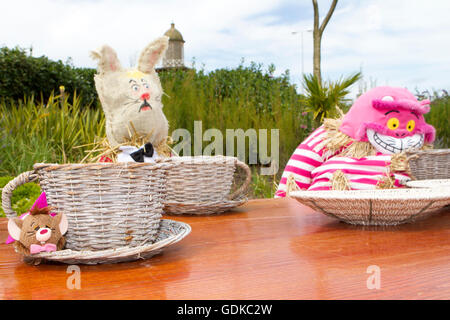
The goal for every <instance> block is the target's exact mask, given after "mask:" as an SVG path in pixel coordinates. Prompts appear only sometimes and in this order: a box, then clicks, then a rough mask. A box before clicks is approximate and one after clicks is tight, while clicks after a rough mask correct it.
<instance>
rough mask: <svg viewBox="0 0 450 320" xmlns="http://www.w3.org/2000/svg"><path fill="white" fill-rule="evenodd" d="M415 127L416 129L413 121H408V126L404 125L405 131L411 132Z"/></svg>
mask: <svg viewBox="0 0 450 320" xmlns="http://www.w3.org/2000/svg"><path fill="white" fill-rule="evenodd" d="M415 127H416V122H415V121H414V120H409V121H408V124H407V125H406V130H408V131H409V132H411V131H413V130H414V128H415Z"/></svg>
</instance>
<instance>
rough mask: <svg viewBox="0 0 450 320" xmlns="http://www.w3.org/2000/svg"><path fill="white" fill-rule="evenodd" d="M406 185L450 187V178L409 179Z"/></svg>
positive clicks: (411, 186) (413, 186) (412, 186)
mask: <svg viewBox="0 0 450 320" xmlns="http://www.w3.org/2000/svg"><path fill="white" fill-rule="evenodd" d="M406 186H408V187H410V188H450V179H436V180H415V181H408V182H407V183H406Z"/></svg>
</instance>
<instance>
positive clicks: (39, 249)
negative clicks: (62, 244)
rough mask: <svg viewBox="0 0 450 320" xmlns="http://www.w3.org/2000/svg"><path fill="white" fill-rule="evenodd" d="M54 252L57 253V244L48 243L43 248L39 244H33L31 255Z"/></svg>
mask: <svg viewBox="0 0 450 320" xmlns="http://www.w3.org/2000/svg"><path fill="white" fill-rule="evenodd" d="M44 251H45V252H53V251H56V244H53V243H47V244H45V245H43V246H41V245H38V244H32V245H31V246H30V253H31V254H35V253H39V252H44Z"/></svg>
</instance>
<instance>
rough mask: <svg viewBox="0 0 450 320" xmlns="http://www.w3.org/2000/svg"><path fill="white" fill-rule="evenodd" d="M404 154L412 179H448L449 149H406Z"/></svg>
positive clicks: (449, 168) (449, 170)
mask: <svg viewBox="0 0 450 320" xmlns="http://www.w3.org/2000/svg"><path fill="white" fill-rule="evenodd" d="M406 155H407V157H408V163H409V167H410V169H411V173H412V176H413V178H414V179H416V180H427V179H450V149H436V150H423V151H408V152H406Z"/></svg>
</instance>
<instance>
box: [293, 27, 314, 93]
mask: <svg viewBox="0 0 450 320" xmlns="http://www.w3.org/2000/svg"><path fill="white" fill-rule="evenodd" d="M312 31H313V30H312V29H308V30H301V31H293V32H292V34H293V35H296V34H300V41H301V58H302V61H301V62H302V74H301V76H300V78H301V79H303V75H304V74H305V62H304V48H303V32H312ZM302 90H303V89H302Z"/></svg>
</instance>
